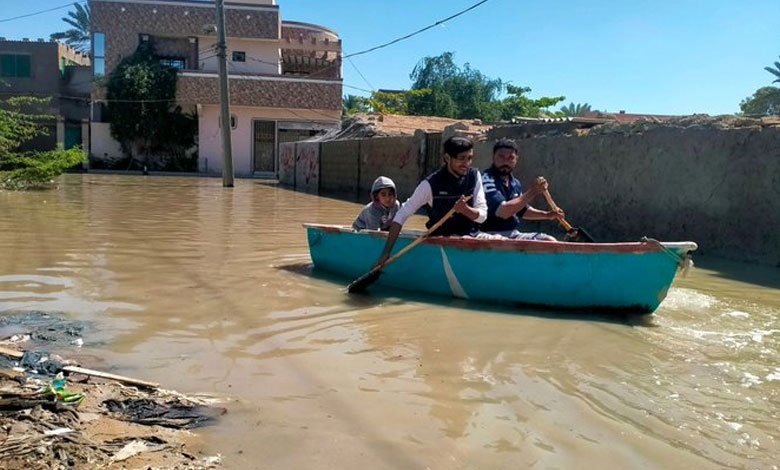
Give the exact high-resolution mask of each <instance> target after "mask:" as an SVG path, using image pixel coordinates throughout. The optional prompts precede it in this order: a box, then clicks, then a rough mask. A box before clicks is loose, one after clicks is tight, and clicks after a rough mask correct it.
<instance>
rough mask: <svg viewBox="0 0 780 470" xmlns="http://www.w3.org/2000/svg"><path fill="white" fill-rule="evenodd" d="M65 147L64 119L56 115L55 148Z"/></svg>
mask: <svg viewBox="0 0 780 470" xmlns="http://www.w3.org/2000/svg"><path fill="white" fill-rule="evenodd" d="M64 147H65V119H63V117H62V116H57V148H64Z"/></svg>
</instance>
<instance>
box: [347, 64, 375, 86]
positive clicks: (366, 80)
mask: <svg viewBox="0 0 780 470" xmlns="http://www.w3.org/2000/svg"><path fill="white" fill-rule="evenodd" d="M347 60H348V61H349V64H350V65H351V66H352V68H354V69H355V71H356V72H357V73H358V75H360V78H362V79H363V81H364V82H366V85H368V87H369V88H371V90H374V89H375V88H374V85H372V84H371V82H369V81H368V79H367V78H366V76H365V75H363V72H361V71H360V69H358V68H357V65H355V63H354V62H352V59H350V58H349V57H347Z"/></svg>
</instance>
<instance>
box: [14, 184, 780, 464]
mask: <svg viewBox="0 0 780 470" xmlns="http://www.w3.org/2000/svg"><path fill="white" fill-rule="evenodd" d="M359 207H360V206H359V205H358V204H355V203H350V202H344V201H339V200H335V199H329V198H324V197H316V196H312V195H307V194H302V193H296V192H292V191H289V190H286V189H283V188H279V187H276V186H274V185H272V184H268V183H264V182H260V181H253V180H239V181H237V182H236V187H235V188H234V189H232V190H223V188H222V187H221V180H219V179H198V178H167V177H141V176H113V175H66V176H65V177H63V178H61V179H60V180H59V187H58V188H57V189H54V190H51V191H40V192H26V193H9V192H0V315H8V314H11V313H13V312H20V311H30V310H42V311H50V312H64V313H66V314H67V315H68V317H70V318H73V319H81V320H89V321H91V322H95V323H94V324H95V325H96V327H95V331H94V332H92V333H89V336H86V337H84V342H85V344H84V348H83V349H82V352H81V353H78V352H76V351H74V352H73V354H82V356H83V359H84V360H89V363H90V366H93V367H95V368H99V367H101V365H102V366H103V367H105V368H109V369H111V370H113V371H115V372H118V373H122V374H126V375H131V376H137V377H139V378H143V379H146V380H153V381H158V382H161V383H162V384H164V386H165V387H166V388H171V389H177V390H180V391H183V392H209V393H214V394H217V395H219V396H222V397H224V398H226V399H227V400H228V403H227V407H228V409H229V413H228V415H227V416H226V417H225V419H224V420H223V421H222V422H221V423H220V424H219V425H218V426H216V427H213V428H207V429H204V430H201V431H200V432H201V433H203V434H204V435H205V437H206V439H207V441H208V449H207V450H208V451H209V452H210V453H217V452H219V453H221V454H222V455H223V456H224V462H225V466H226V467H227V468H237V469H244V468H246V469H250V468H342V469H353V468H354V469H358V468H360V469H362V468H380V469H381V468H405V469H413V468H420V469H425V468H432V469H449V468H523V467H530V466H533V467H536V468H572V467H575V466H579V465H586V466H588V465H591V466H597V467H601V468H636V467H641V468H724V467H733V468H777V465H778V460H780V458H779V456H780V442H778V441H780V419H778V418H780V417H779V416H778V414H780V361H779V359H780V324H778V317H779V316H780V271H778V269H776V268H770V267H760V266H753V265H747V264H740V263H735V262H728V261H723V260H718V259H712V258H708V257H704V258H701V257H700V259H699V260H698V261H699V267H698V268H697V269H695V270H694V271H692V272H691V273H690V274H689V275H688V277H687V278H684V279H683V278H678V280H677V281H676V283H675V285H674V287H673V288H672V289H671V291H670V293H669V296H668V298H667V299H666V300H665V301H664V303H663V304H662V305H661V307H660V309H659V310H658V312H657V314H656V315H654V316H651V317H645V318H641V319H636V318H621V317H613V316H599V315H588V314H577V313H576V312H556V311H543V310H535V309H527V308H519V307H518V308H508V307H493V306H488V305H483V304H474V303H468V302H462V301H455V300H448V299H430V298H420V297H415V296H409V295H405V294H401V293H399V292H393V291H383V290H379V291H378V292H375V293H374V294H373V295H371V296H365V297H363V296H359V297H352V296H349V295H347V294H345V293H344V291H343V287H344V286H345V284H346V283H347V282H348V281H349V280H345V279H339V278H334V277H330V276H327V275H321V274H319V273H316V272H312V269H311V265H310V259H309V255H308V249H307V245H306V237H305V232H304V230H303V229H302V227H301V223H302V222H322V223H345V224H348V223H351V220H352V217H354V215H355V214H356V213H357V211H358V210H359ZM414 223H415V224H419V223H420V220H416V221H415V222H414ZM90 336H91V337H90Z"/></svg>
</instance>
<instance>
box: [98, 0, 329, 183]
mask: <svg viewBox="0 0 780 470" xmlns="http://www.w3.org/2000/svg"><path fill="white" fill-rule="evenodd" d="M90 6H91V11H92V28H93V57H94V64H93V67H94V74H95V76H107V75H109V74H110V73H111V72H112V71H113V70H114V68H115V67H116V66H117V65H118V64H119V62H120V60H121V59H122V58H123V57H126V56H128V55H130V54H132V53H133V52H134V51H135V50H136V48H137V47H138V45H139V44H140V43H141V42H150V43H151V44H152V45H153V47H154V51H155V54H156V55H157V56H159V59H160V60H161V61H163V62H164V63H166V64H168V65H171V66H172V67H175V68H177V69H178V70H179V72H178V82H177V96H176V98H177V102H178V104H179V105H180V106H182V108H183V109H185V110H190V111H194V112H196V113H197V116H198V156H199V157H198V170H199V171H201V172H206V173H219V172H221V171H222V143H221V136H220V130H219V87H218V85H219V80H218V63H217V57H216V49H215V44H216V32H215V31H216V29H215V22H216V21H215V17H216V11H215V5H214V2H213V1H203V0H90ZM225 21H226V32H227V36H228V39H227V49H228V50H227V54H228V74H229V83H230V96H231V97H230V105H231V127H232V149H233V168H234V171H235V174H236V175H237V176H252V175H255V176H257V175H260V176H276V175H277V174H278V171H279V157H278V146H279V143H282V142H290V141H297V140H301V139H304V138H308V137H309V136H311V135H314V134H316V133H317V132H319V131H322V130H328V129H333V128H335V127H338V126H339V125H340V120H341V95H342V86H341V41H340V39H339V37H338V35H337V34H336V33H335V32H333V31H331V30H329V29H327V28H325V27H322V26H318V25H313V24H307V23H298V22H292V21H282V19H281V13H280V8H279V6H278V5H276V2H275V0H235V1H231V0H227V1H226V3H225ZM100 115H101V113H99V112H98V113H96V116H98V118H97V119H96V120H95V121H94V122H93V123H92V129H93V138H92V145H93V152H92V154H93V157H98V158H100V157H101V156H106V157H111V158H116V156H117V153H118V152H120V150H119V146H118V144H117V143H116V142H115V141H114V140H113V139H112V138H111V136H110V132H109V124H108V122H99V121H101V120H102V119H100V118H99V116H100Z"/></svg>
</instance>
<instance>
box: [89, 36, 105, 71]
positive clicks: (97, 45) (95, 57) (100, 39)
mask: <svg viewBox="0 0 780 470" xmlns="http://www.w3.org/2000/svg"><path fill="white" fill-rule="evenodd" d="M92 67H93V68H92V70H93V71H94V72H93V73H94V75H95V76H96V77H102V76H104V75H105V74H106V35H105V33H92Z"/></svg>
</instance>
